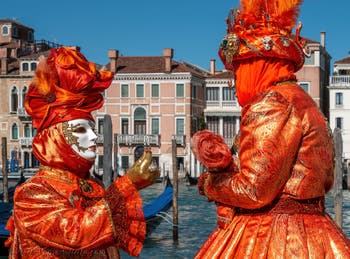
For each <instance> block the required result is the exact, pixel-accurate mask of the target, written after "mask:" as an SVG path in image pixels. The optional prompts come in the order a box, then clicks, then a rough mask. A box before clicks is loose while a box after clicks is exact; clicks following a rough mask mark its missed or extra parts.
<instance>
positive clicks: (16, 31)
mask: <svg viewBox="0 0 350 259" xmlns="http://www.w3.org/2000/svg"><path fill="white" fill-rule="evenodd" d="M12 33H13V36H15V37H17V36H18V28H17V27H13V29H12Z"/></svg>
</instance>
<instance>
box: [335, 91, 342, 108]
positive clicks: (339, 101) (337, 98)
mask: <svg viewBox="0 0 350 259" xmlns="http://www.w3.org/2000/svg"><path fill="white" fill-rule="evenodd" d="M335 105H343V93H335Z"/></svg>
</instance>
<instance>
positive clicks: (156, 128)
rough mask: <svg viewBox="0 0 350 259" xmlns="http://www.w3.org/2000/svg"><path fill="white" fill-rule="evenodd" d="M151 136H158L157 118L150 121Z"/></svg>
mask: <svg viewBox="0 0 350 259" xmlns="http://www.w3.org/2000/svg"><path fill="white" fill-rule="evenodd" d="M151 127H152V134H155V135H158V134H159V118H152V121H151Z"/></svg>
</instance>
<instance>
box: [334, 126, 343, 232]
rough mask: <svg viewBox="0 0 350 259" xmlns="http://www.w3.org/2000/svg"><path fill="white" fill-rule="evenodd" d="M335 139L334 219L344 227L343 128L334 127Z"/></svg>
mask: <svg viewBox="0 0 350 259" xmlns="http://www.w3.org/2000/svg"><path fill="white" fill-rule="evenodd" d="M333 140H334V146H335V168H334V186H333V190H334V219H335V223H337V225H338V226H339V227H340V228H342V225H343V166H342V154H343V140H342V136H341V130H340V129H338V128H335V129H334V132H333Z"/></svg>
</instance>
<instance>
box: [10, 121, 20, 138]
mask: <svg viewBox="0 0 350 259" xmlns="http://www.w3.org/2000/svg"><path fill="white" fill-rule="evenodd" d="M11 133H12V139H18V126H17V124H16V123H15V124H13V125H12V130H11Z"/></svg>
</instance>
